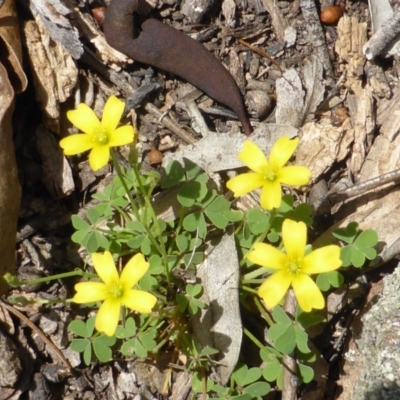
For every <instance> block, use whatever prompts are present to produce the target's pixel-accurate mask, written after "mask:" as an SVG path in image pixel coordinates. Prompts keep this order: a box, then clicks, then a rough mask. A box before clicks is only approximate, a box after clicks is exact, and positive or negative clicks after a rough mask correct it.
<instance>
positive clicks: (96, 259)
mask: <svg viewBox="0 0 400 400" xmlns="http://www.w3.org/2000/svg"><path fill="white" fill-rule="evenodd" d="M92 260H93V266H94V269H95V271H96V272H97V275H99V277H100V279H101V280H102V281H103V282H104V283H105V284H106V285H113V284H116V283H118V282H119V275H118V271H117V268H116V267H115V263H114V260H113V257H112V255H111V253H110V252H109V251H105V252H104V253H103V254H101V253H93V254H92Z"/></svg>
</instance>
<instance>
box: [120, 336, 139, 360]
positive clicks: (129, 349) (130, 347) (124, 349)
mask: <svg viewBox="0 0 400 400" xmlns="http://www.w3.org/2000/svg"><path fill="white" fill-rule="evenodd" d="M136 342H137V340H136V338H133V339H129V340H127V341H126V342H125V343H123V345H122V346H121V353H122V354H123V355H124V356H126V357H132V356H133V355H134V354H135V345H136Z"/></svg>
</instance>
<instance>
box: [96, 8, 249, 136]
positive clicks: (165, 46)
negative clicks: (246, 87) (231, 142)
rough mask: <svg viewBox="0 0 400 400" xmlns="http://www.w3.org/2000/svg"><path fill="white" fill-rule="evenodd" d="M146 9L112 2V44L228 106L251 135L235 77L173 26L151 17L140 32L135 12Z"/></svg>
mask: <svg viewBox="0 0 400 400" xmlns="http://www.w3.org/2000/svg"><path fill="white" fill-rule="evenodd" d="M146 8H147V3H146V2H145V0H112V1H111V4H110V6H109V7H108V9H107V13H106V18H105V20H104V24H103V27H104V35H105V37H106V40H107V42H108V44H109V45H110V46H112V47H114V48H115V49H117V50H118V51H120V52H121V53H124V54H126V55H128V56H129V57H131V58H132V59H133V60H136V61H139V62H142V63H144V64H148V65H151V66H153V67H156V68H159V69H162V70H164V71H167V72H170V73H173V74H175V75H178V76H179V77H181V78H183V79H185V80H187V81H188V82H189V83H191V84H192V85H194V86H196V87H198V88H199V89H201V90H202V91H203V92H205V93H206V94H208V95H209V96H210V97H211V98H213V99H215V100H217V101H218V102H220V103H222V104H225V105H227V106H228V107H229V108H231V109H232V110H233V111H234V112H235V113H236V115H237V116H238V118H239V120H240V122H241V124H242V126H243V130H244V133H245V134H246V135H250V134H251V132H252V128H251V125H250V122H249V119H248V117H247V113H246V109H245V107H244V103H243V98H242V95H241V93H240V90H239V88H238V86H237V85H236V82H235V80H234V79H233V77H232V75H231V74H230V73H229V72H228V71H227V70H226V69H225V68H224V66H223V65H222V64H221V63H220V62H219V61H218V60H217V58H216V57H214V55H213V54H211V53H210V52H209V51H208V50H207V49H206V48H205V47H204V46H203V45H202V44H201V43H199V42H197V41H196V40H194V39H192V38H190V37H189V36H186V35H185V34H184V33H182V32H180V31H178V30H176V29H174V28H172V27H171V26H169V25H166V24H163V23H161V22H160V21H157V20H155V19H152V18H149V19H146V20H145V21H144V22H143V23H142V24H141V26H140V30H138V27H137V26H134V24H133V20H134V17H135V15H134V13H135V12H137V13H138V14H141V13H142V14H143V13H144V12H145V10H146ZM135 32H139V36H137V38H135Z"/></svg>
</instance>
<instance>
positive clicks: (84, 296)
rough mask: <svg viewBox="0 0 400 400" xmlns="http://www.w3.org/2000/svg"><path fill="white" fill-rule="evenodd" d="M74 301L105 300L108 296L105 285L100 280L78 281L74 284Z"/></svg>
mask: <svg viewBox="0 0 400 400" xmlns="http://www.w3.org/2000/svg"><path fill="white" fill-rule="evenodd" d="M75 290H76V294H75V296H74V297H73V298H72V301H73V302H74V303H78V304H85V303H93V302H95V301H101V300H105V299H106V298H107V297H108V290H107V285H105V284H104V283H102V282H80V283H77V284H76V285H75Z"/></svg>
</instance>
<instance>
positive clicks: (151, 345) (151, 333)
mask: <svg viewBox="0 0 400 400" xmlns="http://www.w3.org/2000/svg"><path fill="white" fill-rule="evenodd" d="M156 336H157V329H154V328H150V329H149V330H147V331H146V332H143V333H141V334H140V335H139V340H140V342H141V343H142V344H143V347H145V348H146V350H148V351H152V350H153V349H155V347H156V346H157V342H156V341H155V340H154V338H155V337H156Z"/></svg>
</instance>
